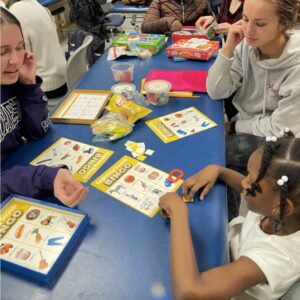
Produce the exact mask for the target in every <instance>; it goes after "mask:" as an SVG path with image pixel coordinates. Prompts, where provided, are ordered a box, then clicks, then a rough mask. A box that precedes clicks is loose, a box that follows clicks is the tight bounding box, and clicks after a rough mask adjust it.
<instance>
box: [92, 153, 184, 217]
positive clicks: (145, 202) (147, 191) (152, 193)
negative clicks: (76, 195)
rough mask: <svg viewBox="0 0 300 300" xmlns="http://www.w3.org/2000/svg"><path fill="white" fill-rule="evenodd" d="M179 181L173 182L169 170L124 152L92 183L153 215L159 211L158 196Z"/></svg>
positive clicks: (146, 213)
mask: <svg viewBox="0 0 300 300" xmlns="http://www.w3.org/2000/svg"><path fill="white" fill-rule="evenodd" d="M182 182H183V181H182V180H178V181H177V182H176V183H172V182H170V181H169V180H168V173H165V172H163V171H161V170H158V169H156V168H154V167H152V166H150V165H147V164H145V163H143V162H140V161H138V160H136V159H134V158H132V157H129V156H126V155H125V156H123V157H122V158H121V159H120V160H119V161H117V162H116V163H115V164H114V165H113V166H111V167H110V168H109V169H108V170H106V171H105V172H104V173H103V174H102V175H100V176H99V177H98V178H97V179H96V180H95V181H93V182H92V184H91V185H92V186H94V187H95V188H97V189H98V190H100V191H103V192H105V193H106V194H108V195H110V196H112V197H114V198H115V199H117V200H119V201H121V202H123V203H124V204H126V205H128V206H130V207H132V208H133V209H136V210H138V211H139V212H141V213H143V214H145V215H146V216H148V217H150V218H152V217H153V216H154V215H155V214H156V213H157V212H158V210H159V207H158V201H159V198H160V197H161V196H162V195H164V194H165V193H167V192H173V191H176V190H177V189H178V188H179V187H180V185H181V184H182Z"/></svg>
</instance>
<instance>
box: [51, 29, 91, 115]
mask: <svg viewBox="0 0 300 300" xmlns="http://www.w3.org/2000/svg"><path fill="white" fill-rule="evenodd" d="M92 41H93V37H92V36H91V35H88V36H86V37H85V38H84V40H83V42H82V45H81V46H79V47H78V48H77V49H76V50H75V51H74V52H72V54H71V55H70V57H69V59H68V61H67V65H66V68H65V80H66V83H67V87H68V89H71V88H72V87H73V86H74V85H75V84H76V83H77V82H78V81H79V80H80V78H81V77H82V76H83V75H84V74H85V73H86V71H88V69H89V64H88V59H87V47H88V46H89V45H90V44H91V43H92ZM63 97H64V96H63ZM63 97H57V98H50V99H48V109H49V110H50V111H51V110H53V108H54V107H55V106H57V104H58V103H59V102H60V100H61V99H62V98H63Z"/></svg>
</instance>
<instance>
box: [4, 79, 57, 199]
mask: <svg viewBox="0 0 300 300" xmlns="http://www.w3.org/2000/svg"><path fill="white" fill-rule="evenodd" d="M39 81H40V82H41V80H39ZM0 116H1V118H0V119H1V120H0V124H1V131H0V134H1V162H3V161H4V160H5V158H7V157H8V156H9V155H10V154H11V153H12V152H13V151H14V150H15V149H16V148H17V147H19V146H20V145H21V144H22V143H23V138H26V139H28V140H36V139H39V138H41V137H42V136H44V135H45V134H46V133H47V131H48V128H49V123H50V119H49V113H48V109H47V98H46V96H45V95H44V93H43V91H42V90H41V88H40V83H38V84H30V85H23V84H21V83H15V84H12V85H1V104H0ZM58 170H59V168H50V167H46V166H38V167H33V166H26V167H25V166H14V167H12V168H11V169H7V170H2V166H1V200H3V198H5V197H7V196H8V195H9V194H11V193H18V194H22V195H26V196H30V197H35V196H38V195H39V194H41V193H45V192H53V181H54V178H55V176H56V174H57V172H58Z"/></svg>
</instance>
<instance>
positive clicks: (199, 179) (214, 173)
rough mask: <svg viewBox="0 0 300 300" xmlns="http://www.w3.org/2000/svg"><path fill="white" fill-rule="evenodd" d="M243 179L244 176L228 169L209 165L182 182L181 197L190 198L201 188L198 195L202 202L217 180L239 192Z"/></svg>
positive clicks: (241, 188)
mask: <svg viewBox="0 0 300 300" xmlns="http://www.w3.org/2000/svg"><path fill="white" fill-rule="evenodd" d="M244 178H245V176H244V175H242V174H240V173H238V172H236V171H233V170H230V169H228V168H224V167H221V166H217V165H209V166H207V167H206V168H204V169H202V170H201V171H200V172H198V173H196V174H195V175H193V176H192V177H189V178H188V179H187V180H186V181H185V182H184V184H183V195H184V196H186V197H190V198H192V197H194V195H195V193H196V192H197V191H198V190H199V189H201V188H203V190H202V192H201V193H200V200H203V199H204V197H205V196H206V195H207V194H208V192H209V191H210V189H211V188H212V187H213V186H214V184H215V182H216V180H217V179H221V180H222V181H223V182H225V183H226V184H228V185H229V186H230V187H231V188H233V189H234V190H236V191H238V192H241V191H242V190H243V187H242V180H243V179H244Z"/></svg>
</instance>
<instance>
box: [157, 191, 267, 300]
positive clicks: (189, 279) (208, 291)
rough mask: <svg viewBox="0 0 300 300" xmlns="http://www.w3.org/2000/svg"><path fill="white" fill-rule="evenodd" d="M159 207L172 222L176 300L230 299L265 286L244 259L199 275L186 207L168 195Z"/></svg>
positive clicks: (260, 274) (260, 276)
mask: <svg viewBox="0 0 300 300" xmlns="http://www.w3.org/2000/svg"><path fill="white" fill-rule="evenodd" d="M159 206H160V209H161V211H162V214H163V215H166V216H168V217H169V218H170V219H171V267H172V278H173V290H174V296H175V299H210V300H214V299H216V300H221V299H229V298H231V297H233V296H235V295H238V294H240V293H241V292H243V291H244V290H246V289H248V288H250V287H251V286H254V285H256V284H258V283H264V282H266V278H265V275H264V274H263V272H262V271H261V269H260V268H259V267H258V266H257V265H256V264H255V263H254V262H253V261H252V260H250V259H249V258H247V257H241V258H239V259H238V260H237V261H235V262H233V263H230V264H228V265H225V266H221V267H217V268H214V269H211V270H209V271H206V272H203V273H200V272H199V270H198V267H197V261H196V257H195V252H194V247H193V243H192V238H191V232H190V227H189V222H188V210H187V207H186V205H185V203H183V202H182V200H181V199H180V197H179V196H178V195H177V194H176V193H167V194H166V195H164V196H163V197H161V198H160V202H159ZM200 268H201V266H200Z"/></svg>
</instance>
